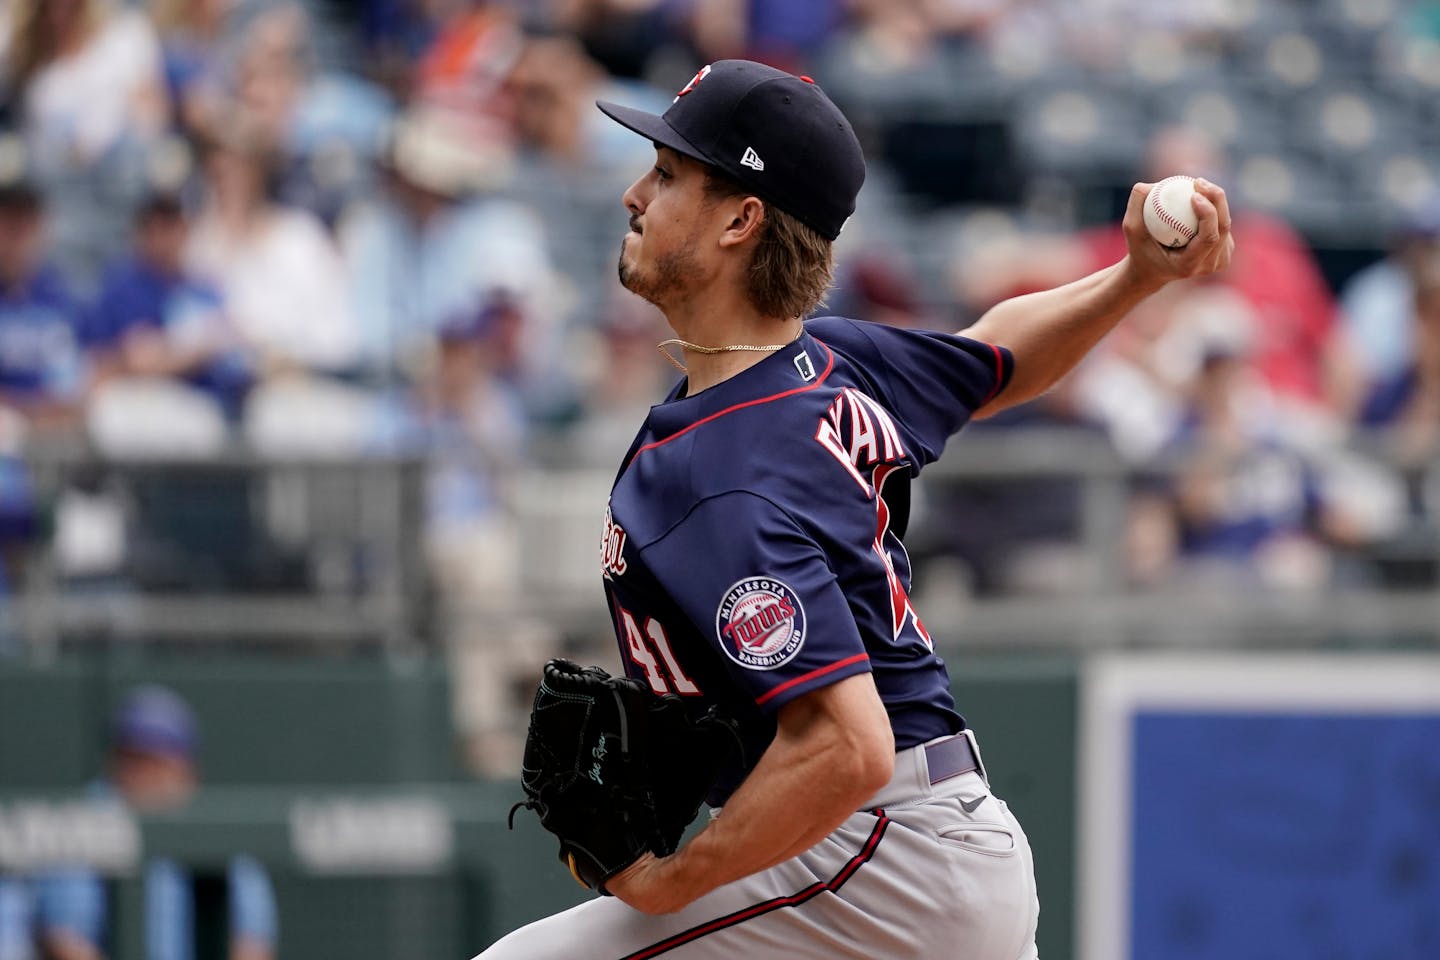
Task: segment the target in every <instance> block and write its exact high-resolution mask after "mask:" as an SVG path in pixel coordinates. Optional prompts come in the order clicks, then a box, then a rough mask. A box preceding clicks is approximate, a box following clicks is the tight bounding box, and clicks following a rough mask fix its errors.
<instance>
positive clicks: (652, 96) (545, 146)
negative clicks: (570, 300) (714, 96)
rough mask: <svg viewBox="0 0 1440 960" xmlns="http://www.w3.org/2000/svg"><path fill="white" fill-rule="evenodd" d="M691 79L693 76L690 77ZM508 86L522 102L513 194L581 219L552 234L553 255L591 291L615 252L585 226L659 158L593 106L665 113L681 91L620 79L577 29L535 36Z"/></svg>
mask: <svg viewBox="0 0 1440 960" xmlns="http://www.w3.org/2000/svg"><path fill="white" fill-rule="evenodd" d="M687 79H688V78H687ZM507 86H508V90H509V93H510V96H511V97H512V98H513V100H514V102H515V131H516V136H517V139H518V147H519V151H518V154H517V163H516V166H517V168H518V169H521V170H523V171H524V175H523V176H517V177H513V178H511V180H510V182H509V183H507V184H506V186H505V194H506V196H509V197H512V198H514V199H515V200H518V201H520V202H521V203H523V204H525V205H527V206H529V207H530V208H532V209H533V210H534V211H535V212H536V213H537V214H538V215H539V216H540V218H541V219H542V221H544V222H545V223H547V224H567V225H569V224H574V225H575V226H573V227H571V228H569V229H557V230H553V231H551V232H550V233H549V234H548V235H547V238H546V239H547V241H548V243H549V244H550V246H551V249H552V251H553V256H554V260H555V262H556V263H559V264H563V265H564V268H565V273H566V276H567V277H569V278H570V279H571V280H572V281H573V282H574V283H575V284H576V285H577V286H578V288H579V290H578V291H577V292H579V293H580V294H581V295H582V296H584V297H586V298H587V299H591V298H598V297H599V296H600V295H601V291H604V290H607V289H609V288H610V287H611V285H612V284H613V282H614V276H615V254H614V250H613V249H612V247H611V244H610V242H609V240H608V238H607V239H606V240H605V241H604V242H597V241H596V239H595V236H594V231H593V230H591V229H586V228H585V227H584V226H582V225H589V224H597V225H598V224H602V223H606V222H608V221H610V220H611V219H612V218H613V217H614V216H615V210H616V204H615V198H616V197H617V196H620V195H621V194H623V193H624V192H625V188H626V187H628V186H629V185H630V180H631V176H632V173H633V171H634V170H636V169H637V168H639V169H643V168H644V167H645V165H647V164H649V163H650V162H651V160H652V159H653V157H654V150H653V149H652V147H651V145H650V144H649V143H647V142H645V141H644V140H642V139H640V138H638V137H635V136H633V135H631V134H630V132H629V131H628V130H625V129H624V128H623V127H620V126H618V125H617V124H614V123H611V122H609V121H608V119H607V118H606V117H605V115H604V114H602V113H600V111H598V110H596V109H595V101H596V100H612V101H615V102H619V103H626V104H629V105H630V106H634V107H638V108H642V109H646V110H651V111H654V112H661V111H663V110H664V109H665V107H666V105H668V104H669V102H670V100H671V98H672V97H673V96H674V93H673V92H670V93H668V94H667V93H661V92H659V91H656V90H654V89H653V88H651V87H648V86H645V85H644V84H640V83H635V82H634V81H627V80H618V79H613V78H611V77H609V76H607V74H606V73H605V70H604V68H602V67H601V66H600V65H599V64H598V63H596V62H595V61H594V60H593V59H591V58H590V57H589V56H588V55H587V54H586V53H585V51H584V49H583V48H582V47H581V46H580V44H579V43H578V41H576V40H575V39H574V38H573V37H568V36H564V35H559V36H541V37H531V38H529V39H528V40H527V41H526V44H525V49H524V53H523V54H522V55H521V57H520V59H519V61H518V62H517V63H516V65H515V69H514V70H513V71H512V72H511V74H510V76H509V78H508V80H507Z"/></svg>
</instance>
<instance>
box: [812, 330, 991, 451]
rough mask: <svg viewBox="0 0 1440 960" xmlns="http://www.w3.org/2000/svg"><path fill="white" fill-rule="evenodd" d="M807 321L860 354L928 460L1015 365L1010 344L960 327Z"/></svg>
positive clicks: (826, 337)
mask: <svg viewBox="0 0 1440 960" xmlns="http://www.w3.org/2000/svg"><path fill="white" fill-rule="evenodd" d="M808 329H810V331H811V332H812V333H813V334H814V335H815V336H817V337H819V338H820V339H821V340H822V341H826V342H829V338H830V337H834V338H835V339H836V340H837V341H838V342H837V343H836V344H835V346H837V347H838V348H839V349H841V350H842V351H844V352H847V353H850V354H851V355H852V356H853V357H854V358H855V359H856V360H858V361H859V362H860V364H861V366H862V367H863V368H864V369H865V371H866V372H867V373H868V374H869V375H870V376H871V378H872V379H873V380H874V381H875V383H876V386H877V387H878V388H879V390H880V393H881V394H882V395H883V396H882V397H880V398H877V399H881V400H883V402H884V403H885V404H886V406H887V407H888V408H889V409H890V412H891V413H892V414H894V416H895V418H896V420H897V422H898V423H899V424H900V426H901V429H903V430H904V431H905V432H906V433H908V434H909V435H910V437H909V438H910V440H911V449H917V448H918V450H919V452H920V454H921V455H922V457H923V461H924V463H931V462H933V461H935V460H936V459H938V458H939V456H940V454H941V453H942V452H943V451H944V449H945V443H946V441H947V440H949V439H950V437H951V436H952V435H953V434H954V433H956V432H957V431H959V429H960V428H961V427H963V426H965V424H966V423H967V422H969V420H970V416H971V415H972V414H973V413H974V412H975V411H976V410H978V409H980V408H981V407H983V406H984V405H985V404H987V403H989V402H990V401H991V400H992V399H994V398H995V397H996V396H998V395H999V393H1000V392H1001V391H1002V390H1004V389H1005V386H1006V385H1007V384H1008V383H1009V382H1010V377H1011V375H1012V374H1013V373H1014V369H1015V363H1014V360H1013V358H1012V357H1011V355H1010V351H1009V350H1006V349H1005V348H1004V347H1000V346H995V345H994V344H989V343H985V342H983V341H980V340H972V339H970V338H969V337H963V336H959V335H957V334H949V333H935V332H933V331H928V330H910V329H904V328H900V327H888V326H885V325H883V324H879V323H865V322H862V321H858V320H848V319H844V318H839V317H835V318H827V319H825V320H822V321H814V322H812V324H811V326H810V327H809V328H808Z"/></svg>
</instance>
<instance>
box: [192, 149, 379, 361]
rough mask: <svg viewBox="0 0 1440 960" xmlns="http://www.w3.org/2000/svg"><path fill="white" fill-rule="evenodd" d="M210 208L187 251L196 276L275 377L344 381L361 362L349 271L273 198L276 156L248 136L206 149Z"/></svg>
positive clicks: (302, 217) (317, 229)
mask: <svg viewBox="0 0 1440 960" xmlns="http://www.w3.org/2000/svg"><path fill="white" fill-rule="evenodd" d="M203 150H204V160H203V168H204V179H205V199H204V203H203V206H202V207H201V209H200V212H199V215H198V216H197V217H196V219H195V222H194V224H193V226H192V228H191V231H190V236H189V239H188V241H187V244H186V256H185V263H186V267H187V269H188V270H189V271H190V272H191V273H192V275H193V276H195V277H197V278H199V279H201V280H203V281H205V282H208V283H211V284H213V285H214V286H215V287H216V288H217V289H218V290H219V291H220V294H221V296H222V297H223V298H224V302H225V309H226V312H227V314H228V315H229V317H230V320H231V323H232V324H233V325H234V327H235V329H236V331H237V332H238V334H239V336H240V337H241V339H242V340H243V342H244V343H245V344H246V346H247V347H248V348H249V349H250V350H251V351H253V353H254V354H255V356H256V366H257V372H258V373H259V374H260V376H262V377H264V376H268V375H271V374H276V373H281V372H287V371H289V372H294V371H301V370H311V371H327V372H339V371H346V370H349V369H351V368H352V367H353V366H354V365H355V363H356V362H357V360H358V355H359V336H358V333H357V330H356V326H355V319H354V315H353V313H352V311H351V308H350V299H349V295H348V291H347V290H346V285H345V272H344V264H343V261H342V260H341V258H340V255H339V251H338V250H337V249H336V246H335V244H334V241H333V240H332V239H331V237H330V235H329V233H328V232H327V231H326V230H325V227H324V225H323V224H322V223H321V222H320V221H319V220H318V219H317V218H316V217H315V216H314V215H313V214H311V213H309V212H308V211H305V210H301V209H297V208H294V207H287V206H284V205H281V204H279V203H277V202H275V200H274V199H273V192H272V191H273V169H274V168H273V162H274V155H273V154H272V153H270V152H268V151H267V150H265V148H264V147H263V146H262V145H261V144H260V142H259V141H258V139H257V138H256V137H255V136H254V135H253V133H252V132H251V131H250V130H248V129H246V128H243V127H241V128H239V129H231V130H226V131H223V132H221V133H219V134H217V135H216V136H215V137H214V138H212V139H210V140H208V141H207V142H206V143H205V144H204V145H203Z"/></svg>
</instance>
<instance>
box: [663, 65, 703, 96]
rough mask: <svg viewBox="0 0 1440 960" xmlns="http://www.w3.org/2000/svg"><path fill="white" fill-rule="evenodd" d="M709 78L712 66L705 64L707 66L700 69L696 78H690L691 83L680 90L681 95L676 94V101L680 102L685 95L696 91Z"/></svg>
mask: <svg viewBox="0 0 1440 960" xmlns="http://www.w3.org/2000/svg"><path fill="white" fill-rule="evenodd" d="M708 76H710V64H708V63H707V64H705V66H703V67H701V68H700V72H699V73H697V74H695V76H693V77H691V78H690V82H689V83H687V84H685V86H684V87H682V88H681V89H680V92H679V93H677V94H675V100H679V99H680V98H681V97H683V96H685V94H687V93H689V92H690V91H691V90H694V89H695V87H696V86H698V85H699V83H700V81H701V80H704V79H705V78H706V77H708ZM675 100H671V101H670V102H671V103H674V102H675Z"/></svg>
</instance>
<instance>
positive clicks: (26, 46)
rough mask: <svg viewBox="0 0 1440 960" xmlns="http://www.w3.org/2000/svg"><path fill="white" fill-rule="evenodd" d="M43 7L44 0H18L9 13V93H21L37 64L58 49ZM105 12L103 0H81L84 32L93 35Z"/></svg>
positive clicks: (32, 75)
mask: <svg viewBox="0 0 1440 960" xmlns="http://www.w3.org/2000/svg"><path fill="white" fill-rule="evenodd" d="M46 7H47V3H46V0H22V2H21V3H19V4H17V5H16V6H15V8H14V10H13V11H12V13H11V18H12V19H11V22H10V65H9V70H8V76H7V79H8V80H9V82H10V91H9V93H10V95H11V96H17V97H18V96H19V95H20V94H22V93H24V91H25V88H26V87H28V86H29V85H30V81H31V80H32V79H34V77H35V74H36V73H38V72H39V71H40V68H41V67H43V66H45V65H46V64H47V63H50V62H51V61H52V60H54V59H55V58H56V57H57V56H58V55H59V53H60V40H61V38H60V37H57V36H54V35H53V34H52V33H51V31H50V23H49V20H48V18H47V17H46ZM109 14H110V9H109V8H108V7H107V6H106V5H105V3H104V2H103V0H83V2H82V3H81V10H80V14H79V15H80V17H81V19H82V20H83V21H84V22H83V25H82V27H81V29H82V30H83V31H84V32H85V34H86V35H87V36H93V35H94V34H95V32H96V31H97V30H98V29H99V28H100V25H101V24H102V23H104V22H105V18H106V17H107V16H109Z"/></svg>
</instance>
